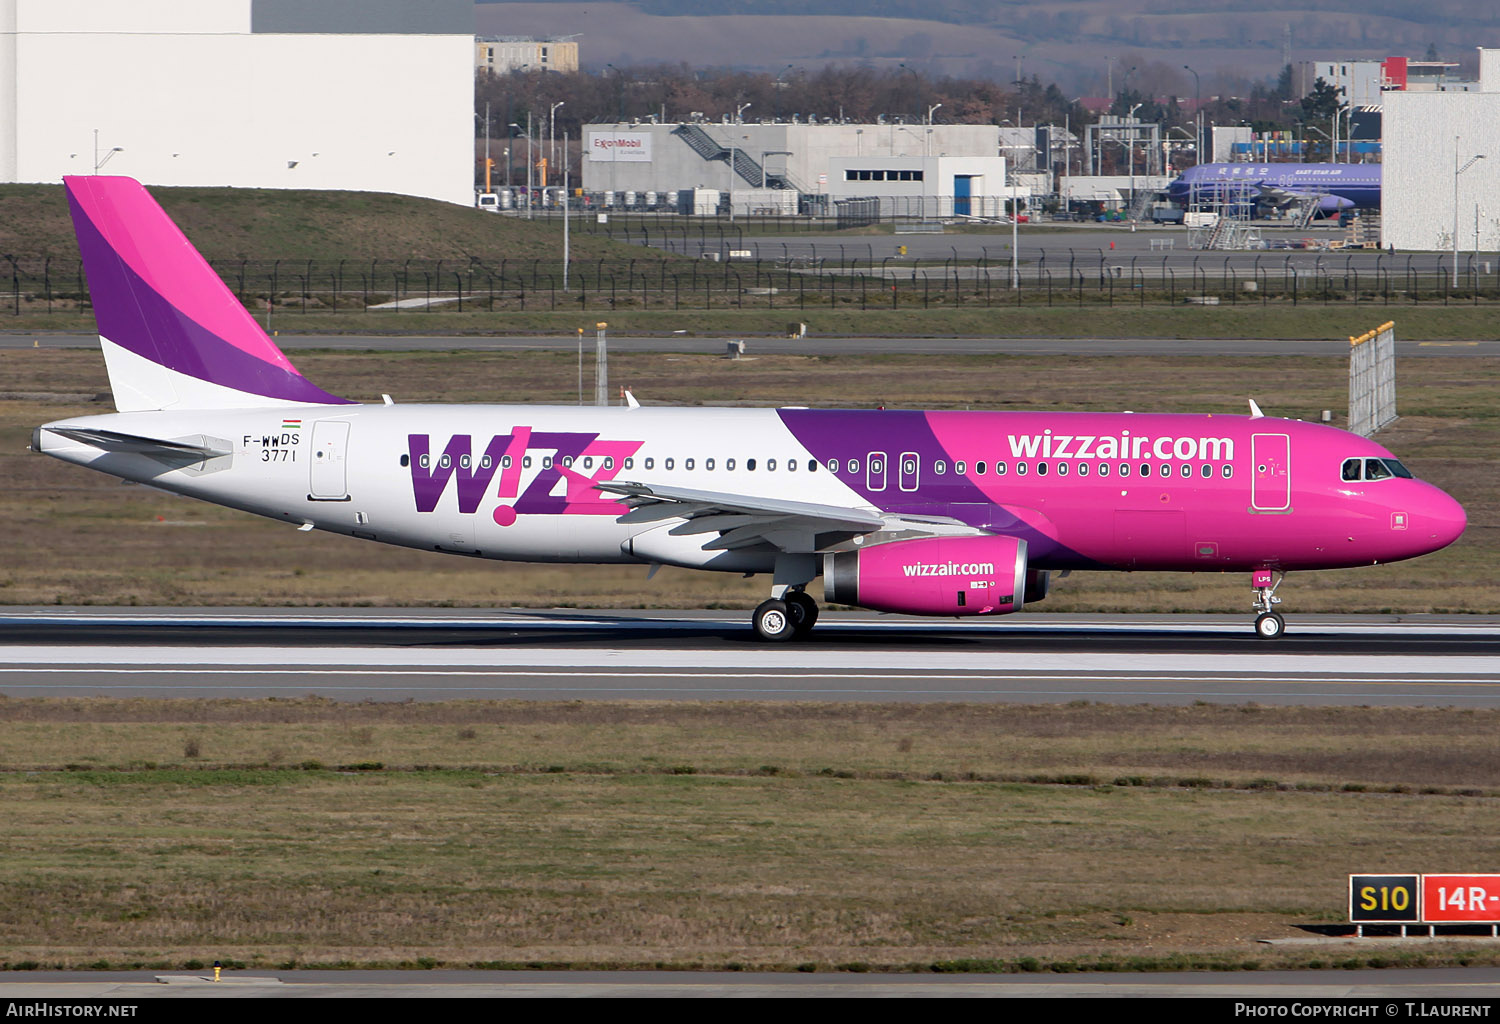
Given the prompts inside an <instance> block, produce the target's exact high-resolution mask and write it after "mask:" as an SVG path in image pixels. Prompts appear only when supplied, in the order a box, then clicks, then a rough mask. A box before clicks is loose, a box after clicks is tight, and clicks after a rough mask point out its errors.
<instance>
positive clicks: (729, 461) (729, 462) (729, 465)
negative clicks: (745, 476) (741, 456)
mask: <svg viewBox="0 0 1500 1024" xmlns="http://www.w3.org/2000/svg"><path fill="white" fill-rule="evenodd" d="M724 468H725V469H734V460H733V459H725V460H724Z"/></svg>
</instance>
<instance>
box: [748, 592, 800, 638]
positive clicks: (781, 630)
mask: <svg viewBox="0 0 1500 1024" xmlns="http://www.w3.org/2000/svg"><path fill="white" fill-rule="evenodd" d="M750 625H751V626H753V627H755V635H756V636H758V637H760V638H761V639H762V640H777V641H779V640H790V639H791V638H792V637H793V636H795V635H796V633H797V626H796V620H795V619H794V618H793V615H792V612H791V610H790V609H789V608H787V603H786V602H785V601H778V600H776V599H775V598H774V597H773V598H771V599H770V600H769V601H762V602H761V603H760V607H758V608H756V609H755V613H754V614H753V615H751V616H750Z"/></svg>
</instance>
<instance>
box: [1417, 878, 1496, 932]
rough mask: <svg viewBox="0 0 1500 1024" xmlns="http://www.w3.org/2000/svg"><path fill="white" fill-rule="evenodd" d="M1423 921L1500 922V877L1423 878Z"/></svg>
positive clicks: (1446, 922)
mask: <svg viewBox="0 0 1500 1024" xmlns="http://www.w3.org/2000/svg"><path fill="white" fill-rule="evenodd" d="M1422 908H1423V917H1422V920H1423V921H1431V922H1434V923H1440V924H1451V923H1464V924H1495V923H1497V922H1500V875H1423V876H1422Z"/></svg>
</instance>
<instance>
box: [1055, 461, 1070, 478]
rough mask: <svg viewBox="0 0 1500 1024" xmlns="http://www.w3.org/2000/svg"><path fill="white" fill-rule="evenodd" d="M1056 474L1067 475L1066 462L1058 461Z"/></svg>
mask: <svg viewBox="0 0 1500 1024" xmlns="http://www.w3.org/2000/svg"><path fill="white" fill-rule="evenodd" d="M1057 475H1058V476H1067V475H1068V464H1067V463H1066V462H1059V463H1058V464H1057Z"/></svg>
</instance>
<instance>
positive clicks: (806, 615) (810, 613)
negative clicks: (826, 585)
mask: <svg viewBox="0 0 1500 1024" xmlns="http://www.w3.org/2000/svg"><path fill="white" fill-rule="evenodd" d="M786 607H787V611H788V612H790V613H791V615H792V629H793V631H794V632H795V633H796V634H797V636H798V637H799V638H800V637H804V636H806V635H807V634H808V633H809V632H810V631H811V630H812V628H813V624H814V623H815V622H817V621H818V602H816V601H814V600H813V599H812V598H810V597H808V596H807V594H806V593H804V592H803V591H800V590H797V591H793V592H792V593H790V594H788V595H787V596H786Z"/></svg>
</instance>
